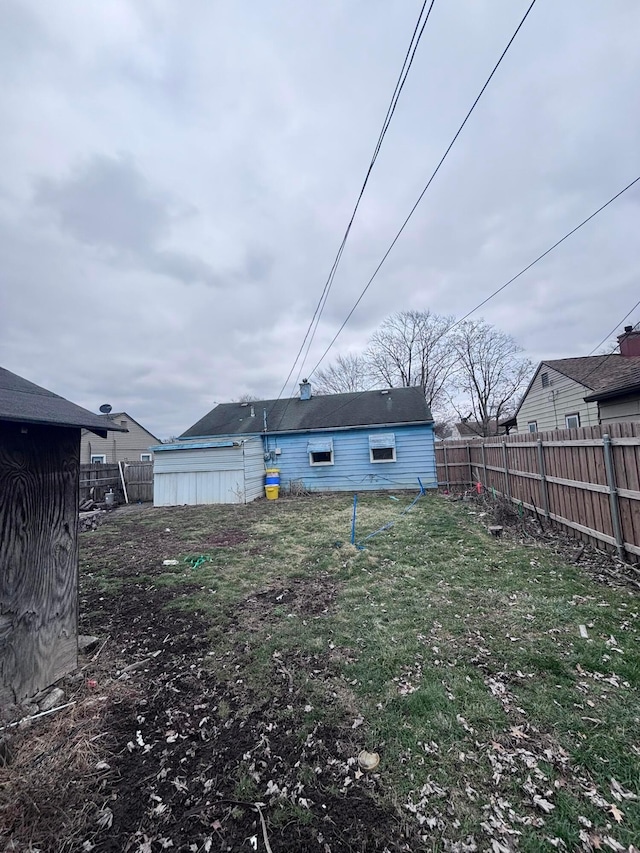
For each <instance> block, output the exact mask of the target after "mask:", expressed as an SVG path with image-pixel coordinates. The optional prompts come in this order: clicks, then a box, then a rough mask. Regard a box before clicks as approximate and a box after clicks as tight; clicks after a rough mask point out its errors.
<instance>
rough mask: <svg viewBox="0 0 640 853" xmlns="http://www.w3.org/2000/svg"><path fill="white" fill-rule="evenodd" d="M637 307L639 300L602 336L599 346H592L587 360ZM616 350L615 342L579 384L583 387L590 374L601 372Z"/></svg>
mask: <svg viewBox="0 0 640 853" xmlns="http://www.w3.org/2000/svg"><path fill="white" fill-rule="evenodd" d="M639 307H640V299H639V300H638V301H637V302H636V304H635V305H634V306H633V308H632V309H631V310H630V311H627V313H626V314H625V315H624V317H623V318H622V320H619V321H618V322H617V323H616V325H615V326H614V327H613V329H611V331H610V332H608V333H607V334H606V335H605V336H604V338H603V339H602V340H601V341H600V343H599V344H596V345H595V346H594V348H593V349H592V350H591V352H590V353H589V356H587V358H589V357H590V356H592V355H593V354H594V352H595V351H596V350H597V349H599V348H600V347H601V346H602V344H603V343H605V341H607V340H609V338H610V337H611V335H613V333H614V332H615V331H616V329H617V328H618V327H619V326H621V325H622V324H623V323H624V321H625V320H626V319H627V317H628V316H629V315H630V314H633V312H634V311H635V310H636V308H639ZM617 349H618V344H617V342H616V345H615V346H614V348H613V349H612V350H611V352H608V353H607V354H606V357H605V359H604V360H603V361H599V362H598V363H597V364H596V365H595V366H594V367H593V368H592V369H591V370H590V371H589V372H588V373H587V374H586V376H583V377H582V379H581V380H580V383H581V384H582V385H584V384H585V383H586V381H587V379H588V378H589V377H590V376H591V374H592V373H596V372H597V371H598V370H601V369H602V368H603V367H604V366H605V364H606V363H607V362H608V361H609V359H610V358H611V356H612V355H615V352H616V350H617Z"/></svg>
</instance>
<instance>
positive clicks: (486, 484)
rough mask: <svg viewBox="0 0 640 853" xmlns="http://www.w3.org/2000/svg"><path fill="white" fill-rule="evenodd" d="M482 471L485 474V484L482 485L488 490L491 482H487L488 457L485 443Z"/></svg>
mask: <svg viewBox="0 0 640 853" xmlns="http://www.w3.org/2000/svg"><path fill="white" fill-rule="evenodd" d="M482 470H483V473H484V483H483V484H482V485H483V486H484V487H485V489H487V488H488V487H489V481H488V480H487V457H486V455H485V449H484V441H483V442H482Z"/></svg>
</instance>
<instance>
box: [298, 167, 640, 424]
mask: <svg viewBox="0 0 640 853" xmlns="http://www.w3.org/2000/svg"><path fill="white" fill-rule="evenodd" d="M638 181H640V175H638V177H637V178H635V180H633V181H631V183H629V184H627V185H626V187H624V189H621V190H620V191H619V192H617V193H616V194H615V195H614V196H612V197H611V198H610V199H609V200H608V201H607V202H605V203H604V204H603V205H601V206H600V207H599V208H598V209H597V210H595V211H594V212H593V213H592V214H590V216H587V218H586V219H583V220H582V222H581V223H580V224H579V225H576V227H575V228H572V229H571V231H568V232H567V233H566V234H565V235H564V237H561V238H560V240H557V241H556V242H555V243H554V244H553V245H552V246H550V247H549V248H548V249H547V250H546V251H545V252H542V254H540V255H538V257H537V258H536V259H535V260H533V261H531V263H530V264H527V266H526V267H524V268H523V269H521V270H520V272H519V273H517V274H516V275H514V276H513V277H512V278H510V279H509V281H507V282H505V283H504V284H503V285H501V286H500V287H498V288H497V289H496V290H494V291H493V293H491V294H489V296H487V297H486V299H483V300H482V302H479V303H478V304H477V305H476V306H475V308H472V309H471V310H470V311H467V313H466V314H465V315H464V316H463V317H462V318H461V319H460V320H456V321H455V322H454V323H452V324H451V325H450V326H449V327H448V328H447V329H445V331H444V332H443V335H446V334H448V333H449V332H450V331H451V330H452V329H454V328H455V327H456V326H457V325H459V324H460V323H462V322H463V320H466V319H467V318H468V317H470V316H471V314H474V313H475V312H476V311H477V310H478V309H479V308H482V306H483V305H486V304H487V302H489V300H491V299H493V298H494V297H495V296H497V295H498V294H499V293H502V291H503V290H504V289H505V288H506V287H508V286H509V285H510V284H512V283H513V282H514V281H516V279H518V278H520V276H521V275H523V274H524V273H525V272H527V270H530V269H531V267H532V266H534V264H537V263H538V261H541V260H542V259H543V258H545V257H546V256H547V255H548V254H549V253H550V252H552V251H553V250H554V249H556V248H557V247H558V246H560V245H561V244H562V243H564V241H565V240H566V239H567V238H569V237H571V235H572V234H575V233H576V231H578V230H579V229H580V228H582V226H583V225H586V224H587V222H590V221H591V220H592V219H593V218H594V217H595V216H597V215H598V214H599V213H601V212H602V211H603V210H604V209H605V208H607V207H608V206H609V205H610V204H611V203H612V202H614V201H615V200H616V199H618V198H620V196H621V195H622V194H623V193H626V192H627V190H630V189H631V187H633V186H634V185H635V184H637V183H638ZM639 307H640V300H639V301H638V302H636V304H635V305H634V306H633V308H631V310H630V311H628V312H627V314H625V316H624V317H623V318H622V320H620V321H619V322H618V323H616V325H615V326H614V327H613V329H612V330H611V332H609V334H607V335H606V337H604V338H603V340H602V341H600V343H599V344H597V345H596V346H595V347H594V349H593V350H591V353H589V355H591V354H592V353H593V352H594V351H595V350H596V349H597V348H598V347H599V346H601V345H602V344H603V343H604V342H605V341H606V340H608V339H609V338H610V337H611V335H612V334H613V333H614V332H615V330H616V329H617V328H618V327H619V326H620V325H621V324H622V323H624V321H625V320H626V319H627V317H628V316H629V315H630V314H632V313H633V312H634V311H635V310H636V309H637V308H639ZM613 352H615V349H614V351H613ZM613 352H611V353H609V355H608V356H607V358H608V357H609V356H611V355H613ZM604 363H605V362H602V363H601V364H598V365H597V366H596V367H595V368H594V369H593V370H592V371H591V372H590V373H588V374H587V376H590V375H591V373H593V372H594V371H595V370H597V369H598V368H600V367H601V366H602V364H604ZM316 366H317V365H316ZM314 370H315V368H314ZM309 375H311V374H309ZM585 378H586V377H585ZM359 393H361V394H363V393H365V392H363V391H360V392H359ZM351 402H353V401H352V400H349V401H348V402H347V403H343V404H341V405H340V406H338V407H337V408H336V409H332V410H331V411H330V412H328V413H327V414H333V412H336V411H339V410H340V409H342V408H343V407H344V406H346V405H349V403H351Z"/></svg>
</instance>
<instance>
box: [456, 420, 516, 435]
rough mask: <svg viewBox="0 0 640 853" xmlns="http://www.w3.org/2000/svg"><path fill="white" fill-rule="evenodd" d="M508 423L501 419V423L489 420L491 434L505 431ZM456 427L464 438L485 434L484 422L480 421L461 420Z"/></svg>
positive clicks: (488, 425) (488, 427) (488, 426)
mask: <svg viewBox="0 0 640 853" xmlns="http://www.w3.org/2000/svg"><path fill="white" fill-rule="evenodd" d="M506 423H507V422H506V421H500V423H499V424H498V425H496V422H495V421H489V423H488V424H487V429H488V431H489V435H499V434H501V433H503V432H504V427H505V425H506ZM509 423H510V420H509ZM456 429H457V431H458V434H459V435H461V436H462V437H463V438H466V437H469V438H472V437H476V438H478V437H482V436H483V435H484V433H483V430H482V424H481V423H478V421H460V422H459V423H457V424H456Z"/></svg>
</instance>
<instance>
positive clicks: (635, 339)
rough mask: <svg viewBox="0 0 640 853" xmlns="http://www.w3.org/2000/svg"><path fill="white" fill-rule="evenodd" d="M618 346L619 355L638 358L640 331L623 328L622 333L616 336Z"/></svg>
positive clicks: (630, 327) (629, 327)
mask: <svg viewBox="0 0 640 853" xmlns="http://www.w3.org/2000/svg"><path fill="white" fill-rule="evenodd" d="M618 346H619V347H620V355H624V356H626V357H627V358H629V357H630V356H640V329H634V328H633V326H625V327H624V333H623V334H622V335H618Z"/></svg>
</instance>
